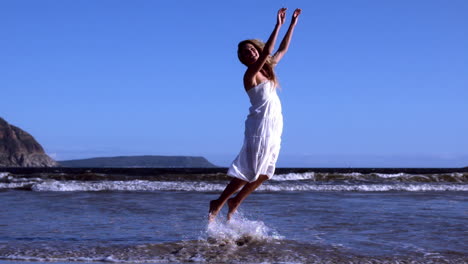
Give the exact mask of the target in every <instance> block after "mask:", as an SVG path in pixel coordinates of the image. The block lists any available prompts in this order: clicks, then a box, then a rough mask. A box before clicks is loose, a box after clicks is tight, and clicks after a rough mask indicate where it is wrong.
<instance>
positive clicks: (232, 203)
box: [227, 198, 240, 221]
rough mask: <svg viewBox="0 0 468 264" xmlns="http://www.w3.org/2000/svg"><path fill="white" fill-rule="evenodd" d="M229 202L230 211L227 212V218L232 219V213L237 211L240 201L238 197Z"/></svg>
mask: <svg viewBox="0 0 468 264" xmlns="http://www.w3.org/2000/svg"><path fill="white" fill-rule="evenodd" d="M227 204H228V207H229V211H228V214H227V220H228V221H229V220H231V217H232V215H233V214H234V213H235V212H236V211H237V207H239V205H240V203H239V202H238V201H236V198H231V199H229V200H227Z"/></svg>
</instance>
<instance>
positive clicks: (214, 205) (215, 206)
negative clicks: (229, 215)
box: [208, 200, 223, 222]
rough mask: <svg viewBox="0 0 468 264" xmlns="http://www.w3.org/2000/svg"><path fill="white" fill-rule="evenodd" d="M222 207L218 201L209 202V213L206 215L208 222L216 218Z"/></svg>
mask: <svg viewBox="0 0 468 264" xmlns="http://www.w3.org/2000/svg"><path fill="white" fill-rule="evenodd" d="M222 207H223V204H221V203H220V201H218V200H211V201H210V212H209V214H208V221H210V222H212V221H213V220H214V219H215V218H216V216H217V215H218V213H219V211H220V210H221V208H222Z"/></svg>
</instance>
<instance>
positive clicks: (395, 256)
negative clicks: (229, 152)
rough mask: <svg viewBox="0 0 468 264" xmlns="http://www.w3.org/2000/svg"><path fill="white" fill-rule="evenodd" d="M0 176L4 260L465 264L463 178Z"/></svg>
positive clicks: (371, 173) (185, 173) (146, 173)
mask: <svg viewBox="0 0 468 264" xmlns="http://www.w3.org/2000/svg"><path fill="white" fill-rule="evenodd" d="M226 170H227V169H226V168H215V169H203V168H198V169H197V168H194V169H190V168H188V169H177V168H165V169H157V168H154V169H151V168H145V169H142V168H126V169H112V168H108V169H92V168H91V169H90V168H88V169H86V168H82V169H76V168H75V169H71V168H70V169H66V168H61V169H48V170H46V169H1V168H0V205H1V209H0V263H1V264H19V263H21V264H24V263H58V264H65V263H67V264H69V263H102V262H112V263H174V264H176V263H347V264H349V263H372V264H378V263H395V264H396V263H407V264H409V263H411V264H417V263H424V264H427V263H456V264H460V263H468V170H467V169H466V168H465V169H398V168H396V169H359V168H356V169H353V168H347V169H333V168H330V169H321V168H319V169H314V168H302V169H298V168H279V169H277V171H276V174H275V176H274V177H273V178H272V179H271V180H268V181H266V182H265V183H264V184H263V185H262V186H260V188H259V189H257V190H256V191H255V192H254V193H252V194H251V195H250V196H249V197H248V198H247V199H246V200H245V201H244V203H243V204H242V205H241V206H240V208H239V211H238V213H237V214H236V215H235V216H234V217H233V219H231V220H230V221H227V220H226V213H227V209H226V208H223V210H222V211H221V213H220V215H219V216H218V217H217V219H216V220H215V221H214V222H212V223H209V222H208V218H207V216H208V205H209V201H210V200H213V199H216V198H218V196H219V194H220V193H221V192H222V190H223V189H224V187H225V186H226V184H227V183H228V182H229V180H230V178H229V177H228V176H226Z"/></svg>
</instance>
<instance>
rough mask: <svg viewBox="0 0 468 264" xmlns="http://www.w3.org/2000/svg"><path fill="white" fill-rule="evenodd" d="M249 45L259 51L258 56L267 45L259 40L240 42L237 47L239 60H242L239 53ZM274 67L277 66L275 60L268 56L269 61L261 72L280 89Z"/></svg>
mask: <svg viewBox="0 0 468 264" xmlns="http://www.w3.org/2000/svg"><path fill="white" fill-rule="evenodd" d="M247 43H249V44H252V45H253V46H254V47H255V49H256V50H257V51H258V54H261V53H262V51H263V48H264V47H265V43H263V42H262V41H261V40H258V39H247V40H243V41H241V42H239V44H238V45H237V57H238V58H239V60H240V57H239V55H240V54H239V51H240V49H241V48H242V46H244V45H245V44H247ZM241 62H242V61H241ZM274 67H275V64H274V63H273V58H272V57H271V55H268V57H267V60H266V62H265V64H263V67H262V69H261V70H260V72H261V73H262V74H263V75H265V77H267V79H268V80H270V81H273V84H274V86H275V87H278V85H279V82H278V78H276V74H275V71H274Z"/></svg>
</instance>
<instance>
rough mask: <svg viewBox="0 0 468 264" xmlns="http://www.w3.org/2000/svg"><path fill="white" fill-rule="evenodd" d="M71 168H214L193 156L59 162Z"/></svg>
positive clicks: (121, 157) (105, 158)
mask: <svg viewBox="0 0 468 264" xmlns="http://www.w3.org/2000/svg"><path fill="white" fill-rule="evenodd" d="M58 163H59V164H60V166H61V167H70V168H80V167H87V168H103V167H105V168H122V167H126V168H128V167H133V168H214V167H217V166H216V165H214V164H212V163H211V162H209V161H208V160H207V159H205V158H204V157H193V156H119V157H101V158H90V159H78V160H63V161H58Z"/></svg>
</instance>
